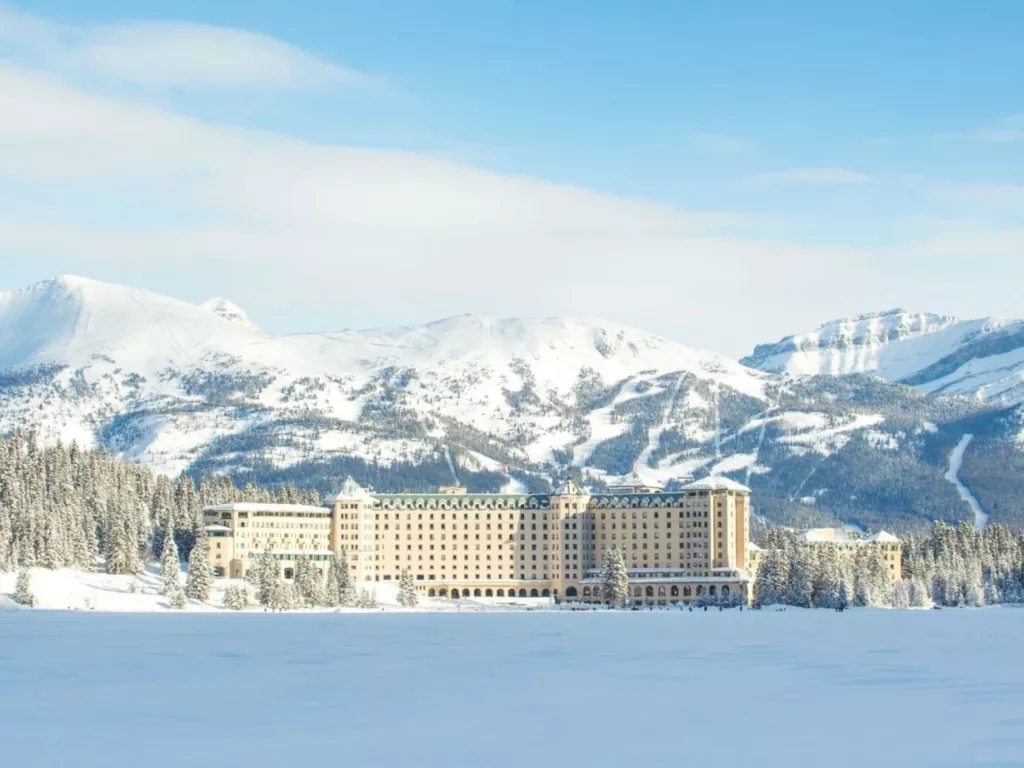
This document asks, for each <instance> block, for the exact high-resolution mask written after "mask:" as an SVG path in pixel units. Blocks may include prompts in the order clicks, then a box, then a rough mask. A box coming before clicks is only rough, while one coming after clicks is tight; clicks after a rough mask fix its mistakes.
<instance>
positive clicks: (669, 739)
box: [0, 608, 1024, 768]
mask: <svg viewBox="0 0 1024 768" xmlns="http://www.w3.org/2000/svg"><path fill="white" fill-rule="evenodd" d="M1022 636H1024V611H1021V610H1015V609H1005V608H996V609H980V610H943V611H875V610H868V609H860V610H850V611H847V612H845V613H835V612H831V611H798V610H788V611H784V612H783V611H778V612H776V611H762V612H756V611H755V612H751V611H744V612H742V613H740V612H737V611H725V612H718V611H708V612H706V613H705V612H700V611H695V612H693V613H690V612H680V611H671V612H670V611H665V612H651V613H647V612H640V613H633V612H614V613H612V612H594V613H554V612H536V613H481V614H447V615H440V614H429V613H378V614H375V615H353V614H340V615H336V614H320V615H297V616H288V615H274V614H269V615H264V614H262V613H261V614H243V615H225V614H205V615H203V614H197V613H185V614H175V615H170V614H95V613H75V612H71V613H68V612H47V611H21V612H13V613H3V614H0V654H2V656H3V658H4V663H0V750H2V755H3V758H2V759H3V762H4V764H6V765H12V766H18V767H19V768H37V767H38V768H43V767H44V766H45V768H51V767H52V766H58V765H68V766H75V768H93V767H94V766H95V767H97V768H99V767H102V768H107V767H108V766H110V765H112V764H114V763H118V762H126V761H140V762H142V763H143V764H145V765H146V766H147V768H162V767H163V766H182V765H197V766H198V765H202V766H223V765H248V766H269V765H305V764H321V763H325V762H326V763H329V764H333V763H336V764H343V765H354V766H367V765H373V766H379V767H380V768H392V767H395V768H398V767H402V768H404V767H405V766H437V765H447V766H453V767H454V768H462V767H464V766H465V767H467V768H468V767H470V766H481V765H486V766H488V767H489V768H522V766H559V765H583V766H592V767H594V768H601V767H603V766H627V765H630V766H632V765H638V766H642V765H647V766H677V765H678V766H685V765H702V764H706V765H721V764H725V763H738V764H749V765H757V766H760V767H761V768H775V767H776V766H780V767H781V766H785V768H792V766H818V765H827V766H830V768H844V767H846V766H851V767H852V766H858V767H860V766H873V767H883V768H884V767H886V766H899V768H906V766H929V767H930V768H932V767H941V766H957V767H958V768H959V767H962V766H970V765H976V766H981V765H986V766H996V765H999V766H1011V765H1020V764H1021V756H1022V755H1024V729H1022V727H1021V725H1022V723H1024V703H1022V700H1021V696H1020V691H1021V690H1024V666H1022V665H1020V664H1019V663H1017V658H1018V656H1019V642H1020V638H1021V637H1022ZM979 650H983V652H979Z"/></svg>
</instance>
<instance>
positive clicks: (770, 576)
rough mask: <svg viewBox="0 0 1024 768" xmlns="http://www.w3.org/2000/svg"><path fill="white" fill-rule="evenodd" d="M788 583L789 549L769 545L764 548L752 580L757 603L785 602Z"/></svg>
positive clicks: (773, 603) (776, 603) (777, 603)
mask: <svg viewBox="0 0 1024 768" xmlns="http://www.w3.org/2000/svg"><path fill="white" fill-rule="evenodd" d="M788 584H789V550H788V549H787V548H786V547H785V546H769V547H767V548H766V549H765V550H764V556H763V557H762V559H761V566H760V567H759V568H758V570H757V579H756V581H755V582H754V601H755V603H756V604H757V605H779V604H782V603H785V602H786V589H787V586H788Z"/></svg>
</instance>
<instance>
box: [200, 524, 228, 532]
mask: <svg viewBox="0 0 1024 768" xmlns="http://www.w3.org/2000/svg"><path fill="white" fill-rule="evenodd" d="M205 530H207V531H230V530H231V529H230V528H228V527H227V526H226V525H207V526H206V528H205Z"/></svg>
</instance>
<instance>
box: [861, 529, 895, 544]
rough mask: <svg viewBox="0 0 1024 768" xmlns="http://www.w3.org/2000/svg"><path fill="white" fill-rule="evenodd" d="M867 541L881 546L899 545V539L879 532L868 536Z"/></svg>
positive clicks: (886, 532) (885, 532)
mask: <svg viewBox="0 0 1024 768" xmlns="http://www.w3.org/2000/svg"><path fill="white" fill-rule="evenodd" d="M868 541H874V542H877V543H881V544H899V542H900V539H899V538H898V537H896V536H893V535H892V534H891V533H889V532H888V531H879V532H878V533H876V534H874V535H873V536H869V537H868Z"/></svg>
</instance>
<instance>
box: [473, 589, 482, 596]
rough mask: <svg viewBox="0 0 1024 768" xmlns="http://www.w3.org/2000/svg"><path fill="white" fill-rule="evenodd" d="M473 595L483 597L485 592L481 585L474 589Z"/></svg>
mask: <svg viewBox="0 0 1024 768" xmlns="http://www.w3.org/2000/svg"><path fill="white" fill-rule="evenodd" d="M473 597H483V593H482V592H481V591H480V587H477V588H476V589H474V590H473Z"/></svg>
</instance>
